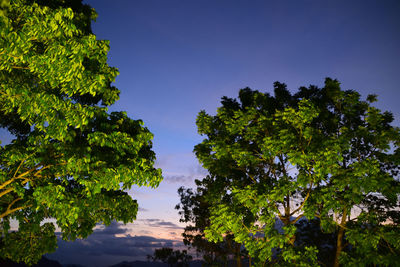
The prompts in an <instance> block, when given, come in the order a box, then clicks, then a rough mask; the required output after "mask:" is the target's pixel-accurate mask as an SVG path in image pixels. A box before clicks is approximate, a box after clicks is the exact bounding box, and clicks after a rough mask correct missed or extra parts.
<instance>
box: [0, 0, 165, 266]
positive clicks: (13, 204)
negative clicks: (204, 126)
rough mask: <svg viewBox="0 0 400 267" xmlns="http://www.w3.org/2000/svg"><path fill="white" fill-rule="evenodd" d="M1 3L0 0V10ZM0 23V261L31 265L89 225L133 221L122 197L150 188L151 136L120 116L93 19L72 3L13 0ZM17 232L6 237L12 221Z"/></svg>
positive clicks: (131, 207) (153, 173)
mask: <svg viewBox="0 0 400 267" xmlns="http://www.w3.org/2000/svg"><path fill="white" fill-rule="evenodd" d="M2 3H3V2H2ZM4 6H6V8H5V11H4V12H3V13H2V15H1V16H0V127H2V128H5V129H6V130H8V131H9V132H10V133H12V134H13V136H14V137H15V138H14V140H13V141H12V142H11V143H10V144H7V145H5V146H2V147H0V218H1V222H0V228H1V235H0V255H1V256H2V257H6V258H10V259H12V260H15V261H25V262H27V263H29V264H31V263H34V262H36V261H37V260H39V259H40V257H41V255H42V254H44V253H48V252H51V251H53V250H54V249H55V247H56V238H55V234H54V231H55V228H54V225H53V223H52V222H50V221H49V220H47V219H55V221H56V223H57V226H58V227H59V228H60V229H61V232H62V237H63V239H66V240H74V239H76V238H85V237H87V236H88V235H89V234H90V233H91V232H92V229H93V227H94V226H95V225H96V224H97V223H99V222H101V223H105V224H106V225H108V224H110V222H111V221H112V220H118V221H123V222H129V221H132V220H133V219H135V216H136V213H137V209H138V207H137V203H136V200H133V199H132V198H131V197H130V196H129V195H128V194H127V193H126V192H125V191H124V190H126V189H129V188H130V187H131V186H132V185H139V186H151V187H157V186H158V184H159V182H160V181H161V179H162V176H161V170H159V169H155V168H154V167H153V164H154V160H155V154H154V152H153V151H152V150H151V147H152V142H151V140H152V137H153V136H152V134H151V133H150V132H149V131H148V129H147V128H145V127H143V123H142V121H140V120H132V119H130V118H129V117H128V116H127V114H126V113H125V112H111V113H108V111H107V106H110V105H112V104H113V103H114V102H115V101H116V100H118V98H119V90H118V89H117V88H115V87H114V86H112V85H111V82H113V81H114V80H115V77H116V76H117V75H118V70H117V69H116V68H113V67H110V66H109V65H108V64H107V53H108V50H109V42H108V41H104V40H97V39H96V36H95V35H94V34H93V33H92V31H91V21H92V20H94V19H95V18H96V16H97V15H96V12H95V11H94V9H92V8H91V7H90V6H88V5H85V4H82V3H81V1H80V0H73V1H67V0H37V1H33V0H15V1H12V2H11V3H10V5H9V6H7V5H4ZM11 219H15V220H16V221H18V223H19V226H18V231H14V232H9V229H10V220H11Z"/></svg>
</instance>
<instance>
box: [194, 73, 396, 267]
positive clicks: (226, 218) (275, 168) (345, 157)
mask: <svg viewBox="0 0 400 267" xmlns="http://www.w3.org/2000/svg"><path fill="white" fill-rule="evenodd" d="M274 89H275V96H274V97H272V96H270V95H269V94H263V93H260V92H258V91H252V90H250V89H248V88H247V89H243V90H241V91H240V92H239V102H238V101H237V100H236V99H229V98H223V100H222V107H220V108H219V109H218V111H217V115H215V116H210V115H208V114H206V113H205V112H204V111H202V112H200V114H199V116H198V118H197V125H198V129H199V133H200V134H203V135H206V139H204V141H203V142H202V143H201V144H199V145H197V146H196V147H195V152H196V155H197V157H198V159H199V160H200V162H201V163H202V164H203V166H204V167H205V168H206V169H208V171H209V172H210V174H212V175H214V176H215V177H218V179H219V181H220V183H219V184H220V185H221V186H220V187H216V188H214V189H213V193H212V194H211V195H213V201H214V202H213V208H212V211H211V226H210V227H209V228H208V230H207V231H206V237H208V238H210V239H211V240H214V241H220V240H221V239H222V237H223V234H224V233H226V232H230V233H232V234H233V235H234V238H235V241H237V242H239V243H244V245H245V247H246V249H247V250H248V251H249V253H250V255H251V256H252V257H253V258H255V260H256V261H257V264H263V263H264V262H266V261H270V262H274V263H276V264H283V265H296V266H299V265H303V266H307V265H315V264H317V247H316V246H314V245H312V244H308V245H307V244H306V245H303V246H296V226H295V224H296V222H298V221H299V220H300V219H301V218H302V217H304V216H305V217H307V218H308V219H309V220H311V219H313V218H314V217H318V218H319V219H320V221H321V228H322V229H323V231H326V232H334V231H337V241H336V249H335V255H334V257H333V258H334V264H335V266H338V265H339V262H342V263H352V264H389V263H390V262H395V261H394V259H395V258H396V257H397V254H398V251H399V249H400V243H399V241H397V239H396V238H394V237H395V236H398V235H399V228H398V221H399V220H398V212H396V207H398V206H399V203H398V197H399V193H400V187H399V181H398V177H397V175H398V168H399V159H400V150H399V144H400V143H399V142H400V133H399V129H398V128H396V127H393V126H391V125H390V123H391V122H392V121H393V116H392V115H391V114H390V113H388V112H384V113H382V112H380V110H378V109H376V108H374V107H372V106H371V104H370V103H372V102H373V101H374V100H375V96H369V97H368V99H367V101H362V100H360V95H359V94H358V93H357V92H355V91H352V90H347V91H343V90H341V89H340V86H339V83H338V82H337V81H336V80H332V79H329V78H328V79H326V81H325V86H324V87H323V88H318V87H316V86H310V87H309V88H305V87H302V88H300V90H299V91H298V93H296V94H295V95H291V94H290V92H289V91H288V90H287V89H286V86H285V85H284V84H281V83H275V84H274ZM375 197H376V198H377V199H373V198H375ZM369 200H371V201H372V202H371V201H369ZM368 203H369V204H368ZM279 224H280V225H281V226H279ZM377 233H379V234H377ZM365 237H368V238H373V239H372V240H374V242H373V244H372V245H371V244H370V243H369V241H368V243H367V242H366V241H365V240H366V239H365ZM297 244H298V243H297ZM384 248H386V249H384ZM382 251H384V253H383V254H382V253H381V252H382ZM366 254H368V256H367V257H365V256H361V255H366Z"/></svg>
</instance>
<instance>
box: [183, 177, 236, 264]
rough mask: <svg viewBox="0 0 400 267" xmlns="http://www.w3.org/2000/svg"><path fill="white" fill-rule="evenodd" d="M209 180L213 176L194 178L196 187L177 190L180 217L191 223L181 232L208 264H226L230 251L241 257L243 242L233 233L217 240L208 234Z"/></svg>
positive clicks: (187, 242)
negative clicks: (206, 233) (213, 240)
mask: <svg viewBox="0 0 400 267" xmlns="http://www.w3.org/2000/svg"><path fill="white" fill-rule="evenodd" d="M209 181H211V179H210V177H206V178H204V179H203V180H202V181H200V180H195V183H196V186H197V188H196V191H193V189H191V188H185V187H183V186H182V187H180V188H179V189H178V194H179V196H180V199H181V202H180V203H179V204H178V205H176V207H175V209H177V210H179V215H180V216H181V218H180V220H179V221H180V222H184V223H189V224H188V225H187V226H186V227H185V229H184V232H183V234H182V236H183V243H184V244H185V245H186V246H188V247H189V248H195V249H196V252H197V253H199V254H201V255H202V256H203V260H204V262H205V263H206V264H207V265H208V266H227V264H228V258H229V255H230V254H234V255H235V256H236V258H238V259H239V261H240V260H241V256H242V254H243V251H241V250H240V244H237V243H236V242H234V240H233V236H232V235H226V236H224V240H223V241H222V242H218V243H214V242H210V241H208V240H207V239H206V238H205V234H204V230H205V229H206V228H207V227H208V226H210V209H211V206H210V204H209V203H208V201H207V198H206V195H207V191H208V188H209V187H212V186H211V185H209V184H208V182H209ZM237 248H239V251H238V250H237Z"/></svg>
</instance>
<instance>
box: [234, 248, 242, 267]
mask: <svg viewBox="0 0 400 267" xmlns="http://www.w3.org/2000/svg"><path fill="white" fill-rule="evenodd" d="M235 252H236V253H235V254H236V266H237V267H242V257H240V244H236V249H235Z"/></svg>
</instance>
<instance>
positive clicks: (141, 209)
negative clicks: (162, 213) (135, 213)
mask: <svg viewBox="0 0 400 267" xmlns="http://www.w3.org/2000/svg"><path fill="white" fill-rule="evenodd" d="M139 211H141V212H146V211H149V210H148V209H145V208H141V207H139Z"/></svg>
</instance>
